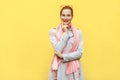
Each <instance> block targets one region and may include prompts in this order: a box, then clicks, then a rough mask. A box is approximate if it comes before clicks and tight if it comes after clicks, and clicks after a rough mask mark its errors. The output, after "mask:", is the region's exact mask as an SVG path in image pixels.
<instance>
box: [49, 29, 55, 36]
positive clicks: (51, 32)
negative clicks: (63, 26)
mask: <svg viewBox="0 0 120 80" xmlns="http://www.w3.org/2000/svg"><path fill="white" fill-rule="evenodd" d="M55 32H56V28H51V29H49V35H50V36H52V35H54V34H55Z"/></svg>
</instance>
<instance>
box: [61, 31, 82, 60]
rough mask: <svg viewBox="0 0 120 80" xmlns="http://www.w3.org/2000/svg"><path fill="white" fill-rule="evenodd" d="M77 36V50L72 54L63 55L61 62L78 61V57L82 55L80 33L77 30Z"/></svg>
mask: <svg viewBox="0 0 120 80" xmlns="http://www.w3.org/2000/svg"><path fill="white" fill-rule="evenodd" d="M78 34H79V39H80V41H79V46H78V49H77V50H76V51H74V52H71V53H65V54H63V62H66V61H71V60H75V59H80V57H81V56H82V53H83V40H82V32H81V31H80V30H78Z"/></svg>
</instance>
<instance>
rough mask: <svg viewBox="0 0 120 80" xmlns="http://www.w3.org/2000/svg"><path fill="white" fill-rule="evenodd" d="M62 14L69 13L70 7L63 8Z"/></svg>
mask: <svg viewBox="0 0 120 80" xmlns="http://www.w3.org/2000/svg"><path fill="white" fill-rule="evenodd" d="M62 14H71V10H70V9H63V11H62Z"/></svg>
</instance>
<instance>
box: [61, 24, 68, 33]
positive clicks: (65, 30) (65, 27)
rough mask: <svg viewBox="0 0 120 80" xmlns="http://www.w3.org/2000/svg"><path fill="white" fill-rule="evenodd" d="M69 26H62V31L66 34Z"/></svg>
mask: <svg viewBox="0 0 120 80" xmlns="http://www.w3.org/2000/svg"><path fill="white" fill-rule="evenodd" d="M68 28H69V26H68V25H67V24H62V29H63V31H64V32H67V31H68Z"/></svg>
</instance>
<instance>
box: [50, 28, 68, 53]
mask: <svg viewBox="0 0 120 80" xmlns="http://www.w3.org/2000/svg"><path fill="white" fill-rule="evenodd" d="M55 31H56V29H53V28H52V29H50V30H49V36H50V42H51V43H52V46H53V48H54V49H55V50H58V51H59V52H61V51H62V50H63V48H64V46H65V45H66V42H67V40H68V38H69V35H68V33H67V32H64V33H63V35H62V37H61V39H60V41H57V39H56V36H55Z"/></svg>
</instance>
